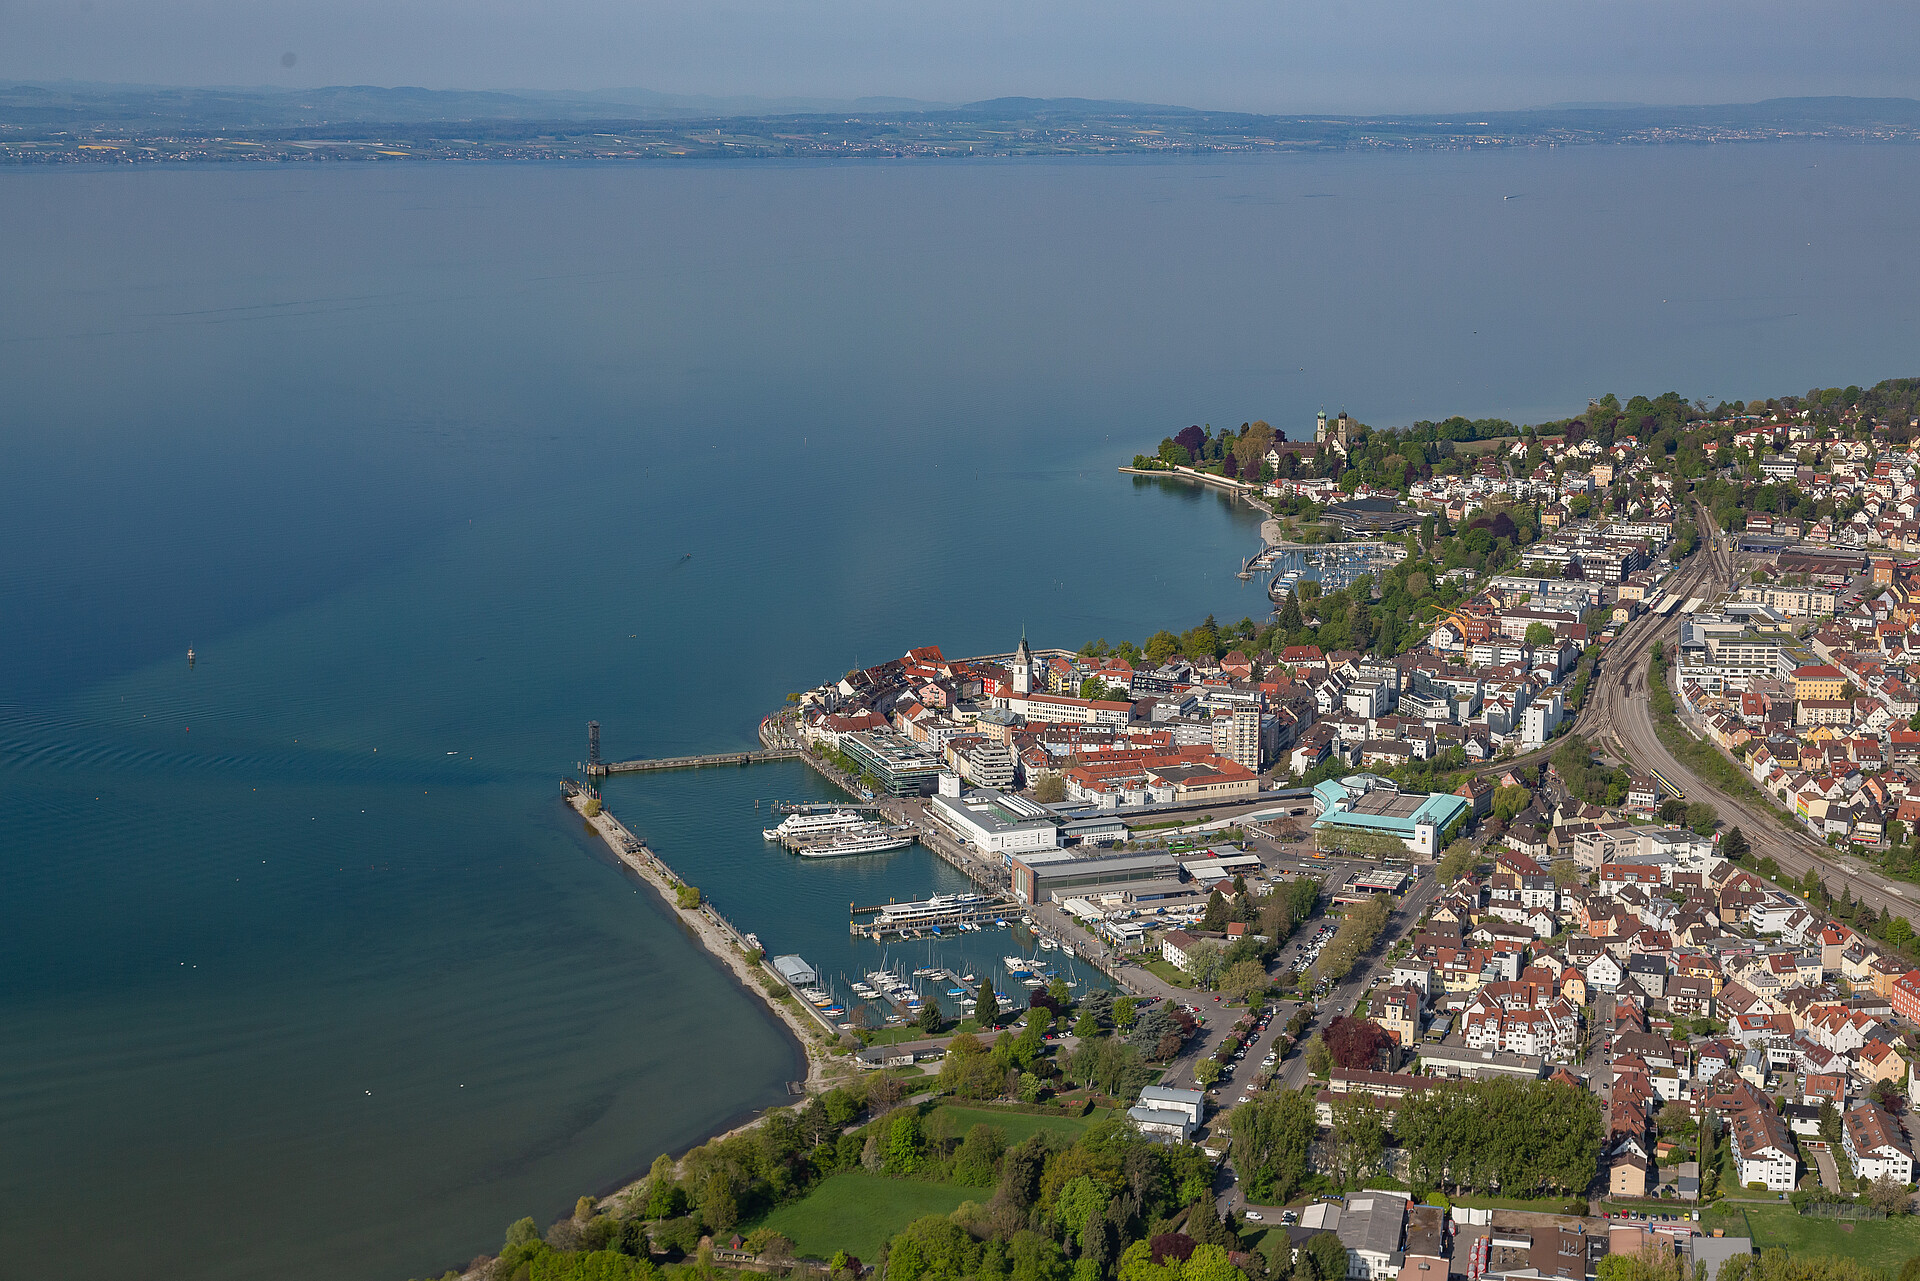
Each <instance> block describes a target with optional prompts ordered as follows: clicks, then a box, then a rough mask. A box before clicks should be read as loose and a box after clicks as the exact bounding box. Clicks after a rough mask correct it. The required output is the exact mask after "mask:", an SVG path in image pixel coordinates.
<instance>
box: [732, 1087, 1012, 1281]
mask: <svg viewBox="0 0 1920 1281" xmlns="http://www.w3.org/2000/svg"><path fill="white" fill-rule="evenodd" d="M1028 1119H1030V1120H1040V1119H1042V1118H1038V1117H1034V1118H1028ZM990 1195H992V1193H991V1191H990V1190H989V1189H986V1188H963V1187H960V1186H958V1185H956V1184H952V1183H916V1182H914V1181H912V1180H910V1179H889V1178H885V1177H883V1176H881V1175H878V1174H868V1173H867V1172H865V1171H864V1170H848V1171H844V1172H842V1173H840V1174H836V1175H834V1176H833V1177H832V1178H830V1179H827V1180H826V1181H825V1182H823V1183H822V1184H821V1185H820V1186H819V1187H817V1188H815V1189H814V1190H813V1191H812V1192H810V1193H808V1194H807V1195H806V1196H805V1197H803V1198H801V1199H800V1200H798V1201H795V1202H794V1203H793V1204H791V1205H783V1206H781V1207H780V1208H779V1209H777V1210H775V1211H774V1212H773V1213H772V1214H769V1215H768V1216H767V1217H766V1218H764V1219H762V1220H761V1221H760V1222H758V1223H756V1224H754V1225H753V1226H754V1227H757V1228H772V1229H773V1230H774V1231H775V1232H778V1233H780V1234H781V1235H782V1236H784V1237H786V1238H787V1239H788V1240H789V1241H791V1242H793V1244H794V1249H795V1252H796V1253H798V1254H802V1255H809V1256H812V1257H815V1258H821V1259H827V1258H831V1257H832V1256H833V1252H834V1251H835V1250H845V1251H846V1252H847V1253H848V1254H851V1255H854V1256H856V1257H857V1258H859V1259H860V1260H861V1261H862V1262H870V1261H872V1260H873V1259H874V1258H876V1257H878V1255H879V1253H880V1247H881V1246H882V1245H885V1244H886V1242H887V1238H889V1237H891V1236H893V1235H894V1233H896V1232H898V1231H900V1229H902V1228H904V1227H906V1226H907V1225H908V1224H909V1223H912V1222H913V1221H914V1220H915V1219H919V1218H924V1217H925V1216H927V1215H929V1214H951V1213H953V1211H954V1210H955V1209H957V1208H959V1205H960V1203H961V1202H962V1201H965V1200H967V1199H968V1198H969V1197H972V1198H975V1199H984V1198H985V1197H987V1196H990Z"/></svg>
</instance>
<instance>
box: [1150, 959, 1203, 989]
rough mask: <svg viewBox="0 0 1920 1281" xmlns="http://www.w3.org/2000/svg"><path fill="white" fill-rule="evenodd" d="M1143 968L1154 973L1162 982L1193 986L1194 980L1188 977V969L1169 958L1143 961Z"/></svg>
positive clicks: (1175, 985) (1177, 985) (1176, 985)
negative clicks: (1182, 967) (1185, 969)
mask: <svg viewBox="0 0 1920 1281" xmlns="http://www.w3.org/2000/svg"><path fill="white" fill-rule="evenodd" d="M1141 968H1142V969H1144V970H1146V971H1147V973H1149V974H1151V975H1153V976H1154V977H1155V978H1157V979H1159V980H1160V981H1161V982H1163V983H1170V984H1172V985H1173V986H1174V987H1192V986H1193V980H1192V979H1190V978H1188V977H1187V974H1186V971H1184V970H1182V969H1181V968H1180V967H1179V966H1177V965H1175V964H1174V963H1173V962H1172V961H1168V960H1152V961H1146V962H1144V963H1142V965H1141Z"/></svg>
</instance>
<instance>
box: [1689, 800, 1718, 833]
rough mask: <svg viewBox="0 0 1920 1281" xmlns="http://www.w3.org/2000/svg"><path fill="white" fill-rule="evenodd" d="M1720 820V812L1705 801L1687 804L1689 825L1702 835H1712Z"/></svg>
mask: <svg viewBox="0 0 1920 1281" xmlns="http://www.w3.org/2000/svg"><path fill="white" fill-rule="evenodd" d="M1719 821H1720V815H1719V812H1718V811H1716V810H1715V809H1714V808H1713V806H1711V805H1709V804H1707V803H1706V802H1705V801H1695V802H1693V804H1691V805H1689V806H1687V826H1688V827H1690V828H1692V829H1693V830H1694V831H1695V832H1696V833H1697V834H1699V835H1701V836H1712V835H1713V827H1714V824H1715V823H1717V822H1719Z"/></svg>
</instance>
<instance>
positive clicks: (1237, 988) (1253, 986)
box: [1218, 959, 1268, 1005]
mask: <svg viewBox="0 0 1920 1281" xmlns="http://www.w3.org/2000/svg"><path fill="white" fill-rule="evenodd" d="M1267 985H1268V980H1267V967H1266V966H1264V965H1262V964H1260V962H1258V961H1255V960H1251V959H1248V960H1244V961H1235V962H1234V963H1233V964H1232V965H1230V966H1228V967H1227V970H1226V972H1225V973H1224V974H1222V975H1221V976H1220V979H1219V984H1218V986H1219V988H1220V990H1221V991H1222V992H1226V993H1228V994H1230V995H1232V996H1234V997H1236V998H1237V999H1239V1000H1243V1001H1245V1002H1246V1003H1247V1004H1249V1005H1251V1004H1253V1002H1254V1001H1255V1000H1257V999H1258V998H1259V997H1260V996H1261V995H1262V994H1264V993H1265V992H1266V990H1267Z"/></svg>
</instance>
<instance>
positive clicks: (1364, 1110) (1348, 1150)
mask: <svg viewBox="0 0 1920 1281" xmlns="http://www.w3.org/2000/svg"><path fill="white" fill-rule="evenodd" d="M1332 1111H1333V1125H1332V1126H1331V1127H1330V1130H1329V1133H1330V1134H1331V1136H1332V1140H1333V1163H1334V1167H1335V1171H1336V1173H1337V1174H1338V1175H1339V1177H1340V1181H1341V1182H1342V1183H1344V1184H1346V1185H1347V1186H1348V1187H1356V1186H1358V1185H1359V1184H1360V1182H1361V1181H1362V1180H1364V1179H1365V1178H1366V1177H1367V1176H1368V1175H1369V1174H1371V1173H1372V1172H1373V1171H1374V1169H1375V1168H1376V1167H1377V1166H1378V1165H1379V1164H1380V1154H1381V1152H1382V1151H1384V1150H1385V1148H1386V1133H1387V1131H1386V1126H1385V1125H1383V1124H1382V1123H1381V1120H1380V1112H1379V1109H1377V1108H1376V1107H1374V1105H1373V1099H1372V1098H1371V1097H1370V1096H1368V1095H1365V1094H1342V1095H1339V1096H1338V1097H1337V1099H1336V1100H1335V1102H1334V1104H1333V1109H1332Z"/></svg>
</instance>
